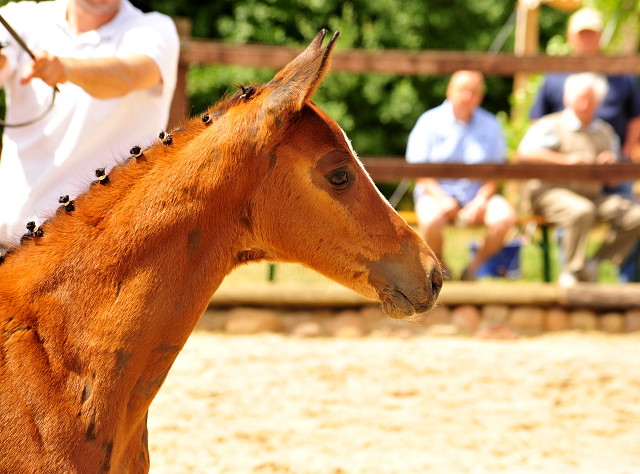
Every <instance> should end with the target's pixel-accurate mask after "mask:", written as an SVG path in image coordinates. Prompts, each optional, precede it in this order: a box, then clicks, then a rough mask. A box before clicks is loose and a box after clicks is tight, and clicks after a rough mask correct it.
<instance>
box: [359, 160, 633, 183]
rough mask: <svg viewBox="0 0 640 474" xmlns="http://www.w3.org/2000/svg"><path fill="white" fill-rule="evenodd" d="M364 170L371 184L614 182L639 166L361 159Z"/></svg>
mask: <svg viewBox="0 0 640 474" xmlns="http://www.w3.org/2000/svg"><path fill="white" fill-rule="evenodd" d="M361 160H362V163H363V164H364V167H365V168H366V170H367V171H368V172H369V174H370V175H371V178H372V179H373V180H374V181H379V182H385V181H390V182H394V181H400V180H402V179H403V178H411V179H415V178H420V177H431V178H474V179H481V180H490V179H497V180H502V179H541V180H543V181H555V182H558V181H568V180H578V181H600V182H603V181H616V180H635V179H640V165H637V164H634V163H616V164H612V165H570V166H563V165H533V164H524V163H507V164H500V165H497V164H483V165H465V164H409V163H407V162H406V161H405V160H404V159H403V158H398V157H390V158H362V159H361Z"/></svg>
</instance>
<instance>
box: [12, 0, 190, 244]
mask: <svg viewBox="0 0 640 474" xmlns="http://www.w3.org/2000/svg"><path fill="white" fill-rule="evenodd" d="M66 9H67V0H55V1H47V2H41V3H35V2H24V1H23V2H19V3H10V4H8V5H6V6H5V7H2V8H1V9H0V14H2V16H3V17H4V18H5V19H6V20H7V22H8V23H9V24H10V25H11V26H12V27H13V28H14V30H16V32H17V33H18V34H19V35H20V37H21V38H22V39H23V40H24V41H25V43H26V44H27V45H28V46H29V48H30V49H31V50H32V51H37V50H46V51H49V52H50V53H52V54H55V55H57V56H61V57H74V58H99V57H111V56H115V55H119V54H123V53H130V52H138V53H143V54H146V55H147V56H149V57H150V58H152V59H153V60H154V61H155V62H156V64H157V65H158V67H159V68H160V72H161V74H162V84H160V85H158V86H155V87H153V88H151V89H146V90H139V91H134V92H131V93H130V94H127V95H126V96H124V97H120V98H114V99H106V100H103V99H96V98H94V97H91V96H90V95H89V94H87V93H86V92H84V90H82V89H81V88H80V87H78V86H76V85H74V84H72V83H70V82H67V83H66V84H59V85H58V88H59V89H60V93H59V94H57V96H56V100H55V105H54V107H53V109H52V110H51V111H49V112H48V113H47V114H46V115H45V116H44V117H43V118H42V119H41V120H38V121H37V122H35V123H33V124H31V125H27V126H25V127H20V128H5V131H4V138H3V147H2V157H1V159H0V243H4V244H11V243H17V242H19V239H20V237H21V236H22V234H24V233H25V232H26V228H25V225H26V223H27V222H28V221H36V223H38V224H41V223H42V222H43V221H45V220H46V219H47V218H49V217H51V216H52V215H53V213H54V212H55V210H56V208H57V207H58V206H60V204H58V198H59V197H60V196H63V195H66V194H68V195H69V196H70V197H71V199H73V198H74V197H76V196H77V195H78V194H81V193H82V192H83V191H84V190H86V188H87V186H88V184H89V183H90V182H91V181H93V180H94V179H95V170H96V169H97V168H107V172H108V170H109V169H110V168H111V167H113V165H115V164H116V163H117V162H118V161H121V160H123V159H124V158H126V157H128V156H129V150H130V149H131V147H132V146H133V145H140V146H142V147H144V146H145V145H148V144H149V143H150V142H151V141H152V140H154V139H155V138H157V137H158V134H159V133H160V131H162V130H164V128H165V127H166V126H167V122H168V118H169V109H170V106H171V100H172V98H173V92H174V89H175V83H176V74H177V65H178V55H179V52H180V44H179V38H178V34H177V31H176V28H175V24H174V22H173V20H172V19H171V18H169V17H168V16H166V15H162V14H160V13H155V12H154V13H146V14H145V13H143V12H142V11H140V10H139V9H137V8H135V7H134V6H133V5H131V3H129V1H128V0H122V4H121V6H120V10H119V12H118V13H117V15H116V16H115V17H114V19H113V20H111V21H110V22H109V23H107V24H106V25H104V26H102V27H101V28H99V29H97V30H94V31H89V32H87V33H83V34H81V35H75V34H74V33H73V32H72V31H71V28H70V27H69V24H68V23H67V21H66ZM0 41H9V42H10V43H11V45H10V46H9V47H6V48H4V50H3V52H4V53H5V55H6V56H7V58H8V60H9V65H10V72H9V76H8V77H7V78H6V81H5V82H4V88H5V91H6V97H7V116H6V121H7V122H8V123H20V122H24V121H28V120H31V119H33V118H35V117H37V116H39V115H40V114H42V113H43V112H44V111H45V110H46V109H47V107H48V105H49V104H50V103H51V96H52V88H51V87H49V86H47V85H46V84H45V83H44V82H43V81H41V80H40V79H32V80H31V81H30V82H29V84H27V85H24V86H23V85H21V84H20V77H21V76H22V72H23V69H24V67H25V66H26V65H27V64H29V63H30V62H31V58H30V57H29V56H28V54H27V53H25V52H24V51H23V50H22V49H21V48H20V46H19V45H18V44H17V42H16V41H15V40H14V39H13V38H11V36H10V35H9V34H8V33H7V32H6V30H5V29H4V27H2V26H1V25H0Z"/></svg>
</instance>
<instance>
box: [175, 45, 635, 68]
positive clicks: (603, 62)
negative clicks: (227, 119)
mask: <svg viewBox="0 0 640 474" xmlns="http://www.w3.org/2000/svg"><path fill="white" fill-rule="evenodd" d="M301 50H302V48H289V47H286V46H275V45H263V44H245V45H233V44H227V43H222V42H220V41H214V40H203V39H190V40H189V41H188V42H187V43H186V44H185V46H184V48H183V50H182V53H181V55H180V62H181V64H185V65H186V64H211V63H224V64H235V65H240V66H252V67H269V68H273V69H279V68H281V67H283V66H284V65H286V64H287V63H288V62H289V61H291V60H292V59H293V58H295V57H296V55H297V54H298V53H300V51H301ZM331 68H332V70H333V71H347V72H353V73H362V72H378V73H387V74H398V75H447V74H451V73H453V72H455V71H458V70H460V69H474V70H478V71H482V72H484V73H485V74H487V75H497V76H513V75H515V74H516V73H518V72H523V73H525V72H526V73H536V72H544V71H565V72H571V71H594V72H602V73H607V74H623V73H640V54H627V55H621V56H594V57H578V56H548V55H545V54H535V55H524V56H515V55H514V54H510V53H498V54H493V53H482V52H468V51H467V52H465V51H403V50H391V49H387V50H380V51H365V50H355V49H354V50H346V51H339V50H338V51H335V52H334V54H333V59H332V65H331Z"/></svg>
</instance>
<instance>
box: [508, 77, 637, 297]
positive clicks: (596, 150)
mask: <svg viewBox="0 0 640 474" xmlns="http://www.w3.org/2000/svg"><path fill="white" fill-rule="evenodd" d="M607 91H608V84H607V79H606V78H605V77H604V76H601V75H598V74H593V73H581V74H573V75H570V76H569V77H567V80H566V81H565V84H564V94H563V98H564V104H565V108H564V110H562V111H561V112H556V113H553V114H549V115H546V116H544V117H542V118H541V119H540V120H538V121H537V122H535V123H534V124H533V125H532V126H531V128H530V129H529V130H528V132H527V133H526V135H525V136H524V138H523V139H522V142H521V143H520V146H519V147H518V150H517V152H516V156H517V159H518V160H519V161H520V162H523V163H547V164H560V165H567V166H570V165H574V164H606V163H614V162H616V161H618V160H619V158H620V140H619V138H618V136H617V135H616V133H615V131H614V130H613V128H612V127H611V125H609V124H608V123H606V122H604V121H603V120H601V119H599V118H595V112H596V110H597V109H598V107H599V105H600V104H601V103H602V101H603V99H604V97H605V96H606V94H607ZM566 174H567V176H569V177H570V176H571V171H570V170H567V172H566ZM528 191H529V193H530V199H531V205H532V207H533V210H534V211H535V212H537V213H540V214H541V215H542V216H544V218H545V219H546V220H547V221H549V222H551V223H553V224H555V225H558V226H561V227H562V228H563V233H562V242H561V245H562V248H563V250H564V254H565V259H564V260H565V261H564V264H563V268H562V270H561V273H560V279H559V284H560V285H562V286H570V285H572V284H574V283H576V282H577V281H597V274H598V266H599V262H600V261H601V260H611V261H612V262H613V263H614V264H616V265H620V264H621V263H622V261H623V260H624V258H625V257H626V255H627V254H628V253H629V250H630V249H631V247H632V246H633V244H634V243H635V242H636V241H637V239H638V235H639V234H640V205H638V204H636V203H634V202H633V201H631V200H630V199H627V198H625V197H623V196H621V195H619V194H608V195H607V194H605V193H604V192H603V186H602V184H600V183H592V182H584V181H570V180H567V182H566V183H545V182H541V181H539V180H532V181H530V182H529V183H528ZM595 222H608V223H609V224H610V232H609V235H608V236H607V238H606V239H605V241H604V243H603V244H602V246H601V247H600V249H599V250H598V251H597V252H596V254H595V255H594V256H593V258H591V259H589V260H588V261H585V260H586V258H585V255H586V250H587V237H588V233H589V230H590V229H591V228H592V227H593V224H594V223H595Z"/></svg>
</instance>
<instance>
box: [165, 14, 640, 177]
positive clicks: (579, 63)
mask: <svg viewBox="0 0 640 474" xmlns="http://www.w3.org/2000/svg"><path fill="white" fill-rule="evenodd" d="M176 25H177V27H178V31H179V33H180V36H181V52H180V61H179V68H178V84H177V87H176V93H175V96H174V100H173V104H172V109H171V121H172V123H179V122H181V121H183V120H184V119H185V118H187V117H188V116H189V100H188V96H187V92H186V84H187V78H186V75H187V70H188V66H189V65H192V64H195V65H202V64H215V63H219V64H234V65H240V66H251V67H270V68H274V69H279V68H281V67H283V66H285V65H286V64H287V63H288V62H289V61H291V60H292V59H293V58H295V57H296V56H297V55H298V54H299V53H300V51H302V49H303V48H301V47H300V48H290V47H286V46H277V45H260V44H245V45H234V44H227V43H223V42H221V41H215V40H204V39H195V38H191V37H190V36H189V35H190V24H189V21H188V20H185V19H176ZM460 69H473V70H478V71H482V72H483V73H484V74H485V75H498V76H515V75H516V74H519V73H538V72H544V71H565V72H570V71H594V72H600V73H607V74H623V73H636V74H640V54H630V55H623V56H592V57H573V56H572V57H567V56H563V57H558V56H548V55H545V54H536V55H525V56H516V55H514V54H509V53H497V54H495V53H482V52H468V51H467V52H463V51H401V50H379V51H366V50H340V49H338V50H336V51H335V52H334V54H333V56H332V64H331V70H332V71H347V72H352V73H365V72H377V73H386V74H397V75H445V74H451V73H453V72H455V71H457V70H460ZM362 161H363V163H364V165H365V167H366V168H367V170H368V171H369V173H370V174H371V176H372V178H373V179H374V180H376V181H392V182H393V181H399V180H401V179H403V178H417V177H420V176H431V177H436V178H463V177H464V178H477V179H531V178H540V179H545V180H553V181H559V180H565V179H566V172H567V171H568V170H567V168H566V167H562V166H553V165H530V164H505V165H462V164H460V165H452V164H446V165H437V164H408V163H406V162H405V161H404V159H403V158H401V157H376V158H373V157H364V158H363V159H362ZM571 178H572V179H585V180H596V181H608V180H616V179H624V180H629V179H640V166H636V165H634V164H631V163H619V164H614V165H579V166H572V167H571Z"/></svg>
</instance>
